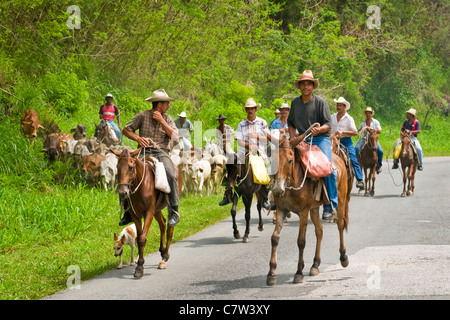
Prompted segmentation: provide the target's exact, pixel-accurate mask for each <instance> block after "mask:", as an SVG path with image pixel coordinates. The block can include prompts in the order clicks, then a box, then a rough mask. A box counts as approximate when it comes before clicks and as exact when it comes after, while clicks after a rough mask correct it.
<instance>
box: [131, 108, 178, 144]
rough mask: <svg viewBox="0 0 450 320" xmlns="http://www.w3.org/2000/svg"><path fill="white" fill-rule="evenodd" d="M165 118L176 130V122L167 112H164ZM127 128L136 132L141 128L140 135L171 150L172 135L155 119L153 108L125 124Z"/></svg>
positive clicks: (140, 113)
mask: <svg viewBox="0 0 450 320" xmlns="http://www.w3.org/2000/svg"><path fill="white" fill-rule="evenodd" d="M162 117H163V119H164V120H165V121H166V122H167V124H168V125H169V126H170V127H171V128H172V129H174V130H177V127H176V126H175V122H174V121H173V119H172V117H171V116H170V115H168V114H167V113H163V114H162ZM125 128H127V129H128V130H130V131H132V132H135V131H136V130H139V136H140V137H145V138H150V139H152V140H153V141H154V142H155V143H156V145H157V146H158V147H160V148H161V149H165V150H169V142H170V137H169V136H168V135H167V133H166V131H165V130H164V127H163V126H162V124H161V123H159V122H158V121H156V120H155V119H153V109H152V110H145V111H141V112H139V113H138V114H136V115H135V116H134V118H133V119H132V120H131V121H130V122H128V123H127V124H126V125H125Z"/></svg>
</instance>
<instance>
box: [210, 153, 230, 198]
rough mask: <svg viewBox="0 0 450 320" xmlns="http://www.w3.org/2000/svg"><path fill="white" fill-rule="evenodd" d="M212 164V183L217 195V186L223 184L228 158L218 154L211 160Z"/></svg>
mask: <svg viewBox="0 0 450 320" xmlns="http://www.w3.org/2000/svg"><path fill="white" fill-rule="evenodd" d="M209 162H210V164H211V182H212V185H213V192H214V193H217V186H219V185H220V184H221V183H222V178H223V170H224V169H225V165H226V164H227V157H225V156H224V155H222V154H218V155H216V156H214V157H212V158H211V159H210V160H209Z"/></svg>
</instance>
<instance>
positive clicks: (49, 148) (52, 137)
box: [41, 133, 59, 161]
mask: <svg viewBox="0 0 450 320" xmlns="http://www.w3.org/2000/svg"><path fill="white" fill-rule="evenodd" d="M41 152H45V153H46V154H47V155H48V157H49V158H50V161H55V160H56V159H57V158H58V157H59V134H58V133H50V134H49V135H47V138H46V139H45V141H44V148H43V149H42V150H41Z"/></svg>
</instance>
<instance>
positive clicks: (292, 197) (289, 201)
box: [266, 134, 349, 286]
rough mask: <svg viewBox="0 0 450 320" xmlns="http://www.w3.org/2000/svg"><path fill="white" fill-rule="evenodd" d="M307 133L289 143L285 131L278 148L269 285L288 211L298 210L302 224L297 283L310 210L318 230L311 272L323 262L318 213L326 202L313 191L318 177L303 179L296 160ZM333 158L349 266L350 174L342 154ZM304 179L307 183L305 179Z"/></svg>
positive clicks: (343, 256) (342, 258)
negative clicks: (316, 197) (347, 245)
mask: <svg viewBox="0 0 450 320" xmlns="http://www.w3.org/2000/svg"><path fill="white" fill-rule="evenodd" d="M304 137H305V134H303V135H301V136H299V137H298V138H296V139H294V141H293V142H292V143H291V144H290V143H289V141H288V139H287V138H286V136H285V135H282V136H281V139H280V142H279V148H278V149H276V151H275V152H278V159H279V166H278V172H277V173H276V174H275V176H274V179H275V184H274V188H273V191H272V192H273V195H274V199H275V203H276V206H277V211H276V224H275V229H274V231H273V234H272V238H271V241H272V254H271V258H270V270H269V273H268V275H267V281H266V283H267V285H269V286H271V285H275V284H276V275H275V269H276V267H277V247H278V244H279V241H280V232H281V229H282V227H283V223H284V220H285V217H286V215H287V214H288V212H289V211H292V212H295V213H296V214H298V215H299V216H300V227H299V235H298V242H297V243H298V248H299V258H298V268H297V273H296V274H295V276H294V283H300V282H303V268H304V261H303V250H304V248H305V245H306V240H305V235H306V227H307V222H308V214H309V212H311V220H312V221H313V223H314V227H315V233H316V239H317V242H316V251H315V255H314V263H313V265H312V267H311V269H310V275H312V276H313V275H317V274H318V273H319V265H320V261H321V260H320V247H321V242H322V237H323V226H322V222H321V220H320V217H319V207H320V206H321V205H322V204H323V200H322V199H319V200H317V199H315V196H314V191H315V187H316V186H317V184H318V180H317V179H310V178H307V179H306V180H303V178H304V175H305V172H304V170H303V168H302V166H301V164H300V162H299V161H298V160H297V159H299V157H300V153H301V151H300V150H299V149H298V148H295V147H296V145H297V144H298V143H299V142H301V141H302V140H303V139H304ZM333 162H334V163H335V165H336V166H337V168H338V171H339V174H338V178H337V185H338V199H339V203H338V206H337V208H336V209H337V226H338V230H339V238H340V246H339V252H340V261H341V265H342V266H343V267H347V266H348V263H349V261H348V257H347V255H346V248H345V246H344V235H343V231H344V229H345V230H347V226H348V198H347V195H348V193H347V188H348V178H347V170H346V168H345V164H344V162H343V161H342V159H341V158H339V157H338V156H337V155H336V154H333ZM303 181H304V183H303Z"/></svg>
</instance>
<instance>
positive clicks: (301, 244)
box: [294, 209, 309, 283]
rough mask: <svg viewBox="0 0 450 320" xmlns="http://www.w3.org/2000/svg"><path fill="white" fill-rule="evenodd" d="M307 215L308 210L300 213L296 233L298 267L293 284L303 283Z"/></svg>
mask: <svg viewBox="0 0 450 320" xmlns="http://www.w3.org/2000/svg"><path fill="white" fill-rule="evenodd" d="M308 215H309V209H305V210H303V211H302V212H301V213H300V226H299V232H298V239H297V245H298V265H297V273H296V274H295V276H294V283H301V282H303V268H304V266H305V263H304V261H303V250H304V249H305V245H306V227H307V226H308Z"/></svg>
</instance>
